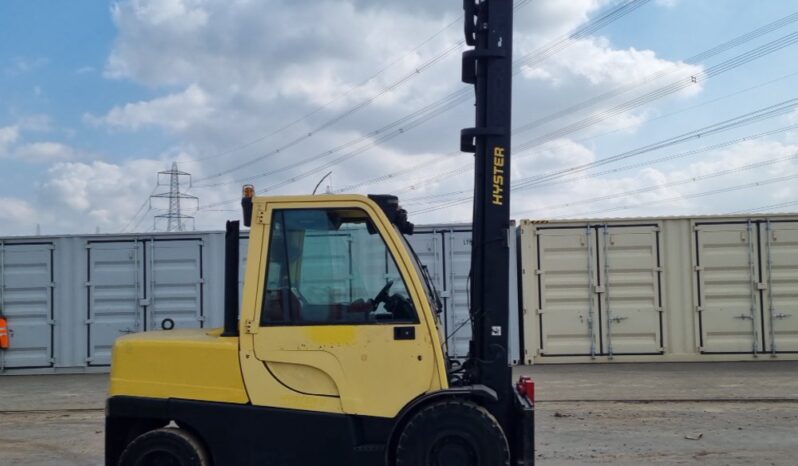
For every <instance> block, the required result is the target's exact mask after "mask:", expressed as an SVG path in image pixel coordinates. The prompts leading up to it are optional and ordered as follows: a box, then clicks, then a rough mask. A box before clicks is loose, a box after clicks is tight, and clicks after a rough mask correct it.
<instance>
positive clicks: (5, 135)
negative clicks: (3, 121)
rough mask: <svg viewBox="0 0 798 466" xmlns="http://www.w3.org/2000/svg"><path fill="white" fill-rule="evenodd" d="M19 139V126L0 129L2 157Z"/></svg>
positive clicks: (0, 153) (0, 151)
mask: <svg viewBox="0 0 798 466" xmlns="http://www.w3.org/2000/svg"><path fill="white" fill-rule="evenodd" d="M18 138H19V126H16V125H14V126H4V127H0V156H2V155H3V154H4V153H5V151H6V149H7V148H8V147H9V146H10V145H11V144H13V143H15V142H16V141H17V139H18Z"/></svg>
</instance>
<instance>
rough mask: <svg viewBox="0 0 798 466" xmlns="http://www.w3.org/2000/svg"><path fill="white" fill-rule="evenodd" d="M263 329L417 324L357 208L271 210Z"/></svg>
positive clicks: (394, 271)
mask: <svg viewBox="0 0 798 466" xmlns="http://www.w3.org/2000/svg"><path fill="white" fill-rule="evenodd" d="M265 288H266V291H265V296H264V300H263V309H262V312H261V324H262V325H314V324H316V325H323V324H379V323H394V322H403V323H415V322H417V320H418V318H417V314H416V310H415V308H414V306H413V303H412V300H411V298H410V293H408V291H407V286H406V284H405V282H404V280H403V278H402V276H401V274H400V273H399V270H398V268H397V267H396V262H395V260H394V258H393V256H392V255H391V252H390V250H388V248H387V246H386V245H385V242H384V240H383V238H382V236H380V233H379V231H378V230H377V228H376V227H375V226H374V224H373V223H372V222H371V220H370V219H369V217H368V215H367V214H366V212H364V211H362V210H359V209H291V210H276V211H275V212H274V214H273V217H272V224H271V235H270V239H269V252H268V265H267V271H266V287H265Z"/></svg>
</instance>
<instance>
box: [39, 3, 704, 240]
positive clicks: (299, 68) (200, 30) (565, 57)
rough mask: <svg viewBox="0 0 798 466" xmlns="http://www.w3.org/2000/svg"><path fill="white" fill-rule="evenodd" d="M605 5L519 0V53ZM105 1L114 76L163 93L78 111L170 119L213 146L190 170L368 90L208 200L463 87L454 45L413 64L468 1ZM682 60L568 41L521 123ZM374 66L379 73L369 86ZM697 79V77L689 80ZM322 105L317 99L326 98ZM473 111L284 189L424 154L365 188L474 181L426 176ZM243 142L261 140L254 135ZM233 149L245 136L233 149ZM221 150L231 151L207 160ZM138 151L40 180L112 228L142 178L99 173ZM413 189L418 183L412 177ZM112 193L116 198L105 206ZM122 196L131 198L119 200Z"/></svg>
mask: <svg viewBox="0 0 798 466" xmlns="http://www.w3.org/2000/svg"><path fill="white" fill-rule="evenodd" d="M610 3H611V2H610V1H609V0H573V1H568V2H563V1H558V0H533V1H532V2H530V3H529V4H527V5H526V6H525V7H523V8H521V9H519V10H518V12H517V17H516V25H517V30H516V53H517V55H519V56H520V55H523V54H525V53H529V52H532V51H534V50H536V49H539V48H540V47H541V46H542V45H544V44H546V43H548V42H549V41H551V40H553V39H557V38H560V37H562V35H563V34H564V33H566V32H568V31H570V30H573V29H574V28H575V27H577V26H579V25H581V24H584V22H585V21H587V20H588V19H589V18H590V17H591V15H594V14H595V13H596V12H597V11H598V10H599V9H600V8H602V7H604V6H607V5H609V4H610ZM112 11H113V19H114V22H115V24H116V25H117V28H118V31H119V34H118V37H117V38H116V41H115V43H114V46H113V50H112V52H111V55H110V56H109V58H108V61H107V63H106V66H105V75H106V76H109V77H112V78H115V79H125V80H131V81H134V82H136V83H140V84H144V85H146V86H149V87H150V88H152V89H154V90H156V91H157V90H158V89H168V91H164V93H163V95H161V96H159V97H156V98H153V99H151V100H147V101H139V102H129V103H124V104H120V105H118V106H115V107H113V108H111V109H109V110H108V111H107V112H105V113H104V114H97V115H87V116H86V117H85V120H86V121H87V122H89V123H92V124H95V125H98V126H101V127H107V128H111V129H122V130H126V131H132V132H136V131H140V130H144V129H148V128H160V129H163V130H166V131H167V132H169V133H171V134H172V135H173V136H174V148H175V150H178V151H185V152H186V153H188V154H190V155H191V158H203V157H208V158H207V160H205V161H203V162H202V163H199V164H194V165H188V166H187V167H182V168H185V169H187V170H188V171H190V172H192V173H194V175H195V177H197V178H202V177H203V175H204V176H207V175H208V174H213V173H217V172H220V171H225V170H226V169H228V168H229V167H231V166H235V165H237V164H239V163H241V162H243V161H246V160H250V159H252V158H253V157H256V156H259V155H263V154H269V153H270V152H271V150H272V149H274V148H277V147H280V146H282V145H285V144H286V143H288V142H290V141H292V140H295V139H296V138H301V137H302V136H303V135H305V134H308V133H310V132H311V131H313V130H314V128H316V127H318V126H319V125H322V124H324V123H325V122H327V121H330V120H331V119H333V118H335V117H336V115H339V114H340V112H342V111H344V110H346V109H348V108H351V107H352V106H353V105H357V104H359V103H362V102H364V101H366V99H370V98H374V99H375V100H374V101H373V102H371V103H370V104H369V105H368V106H367V107H364V108H363V109H362V110H359V111H357V112H354V113H352V114H350V115H347V116H346V118H343V119H341V120H340V121H336V122H335V123H334V124H332V125H330V126H329V127H326V128H325V129H324V131H319V132H314V135H313V137H311V138H309V139H307V140H306V141H302V142H301V143H298V144H296V145H294V146H292V147H291V148H289V149H286V150H282V151H281V152H280V153H279V154H274V155H271V156H269V157H264V158H263V161H262V162H258V163H255V164H252V165H250V166H248V168H247V170H239V171H237V172H235V173H234V174H232V175H226V176H221V177H217V178H214V179H212V180H210V181H211V182H219V181H222V182H227V183H228V184H226V185H224V186H219V187H213V188H206V189H199V188H197V189H196V192H195V193H194V194H197V195H199V196H200V197H201V199H202V203H203V205H208V204H212V203H214V202H216V201H218V200H224V199H230V198H235V197H237V196H238V190H239V184H240V183H239V182H238V181H237V178H240V177H243V176H252V175H253V174H258V173H264V172H269V171H271V170H275V169H279V168H280V167H283V166H286V165H288V164H291V163H295V162H297V161H301V160H307V161H308V163H307V164H306V165H303V166H301V167H298V168H296V169H293V170H291V171H289V172H281V173H280V174H279V175H272V176H265V177H260V178H257V179H256V180H254V182H255V184H256V186H269V185H272V184H274V183H277V182H279V181H282V180H284V179H285V178H288V177H290V176H295V175H296V174H298V173H301V172H304V171H307V170H308V169H310V168H314V167H321V166H322V165H323V164H324V163H325V162H326V161H327V160H330V159H331V158H332V155H328V154H331V152H330V151H331V149H332V148H339V147H342V146H343V145H346V144H347V143H348V142H349V141H352V140H357V139H358V138H359V137H361V136H363V135H365V134H366V133H368V132H369V131H372V130H374V129H377V128H379V127H381V126H383V125H386V124H388V123H390V122H393V121H396V120H397V119H399V118H401V117H404V116H405V115H407V114H409V113H411V112H414V111H416V110H418V109H419V108H422V107H424V106H425V105H428V104H430V103H431V102H434V101H436V100H437V99H440V98H441V97H443V96H446V95H447V94H449V93H451V92H454V91H458V90H461V89H464V85H463V84H462V83H460V61H459V52H460V50H458V49H456V48H454V49H452V51H451V52H450V53H449V54H448V55H447V56H445V57H442V58H441V59H440V61H439V63H437V64H435V65H433V66H432V67H430V68H429V69H426V70H423V71H421V72H418V73H417V72H416V70H420V69H421V68H420V67H422V66H423V64H424V63H425V62H426V61H427V60H430V59H433V58H434V57H436V56H438V55H439V54H440V53H441V51H442V50H445V49H447V48H448V47H451V46H452V45H454V44H456V43H457V42H458V41H460V40H461V35H462V32H461V30H462V29H461V27H460V25H459V24H458V25H455V26H453V27H451V28H449V29H446V30H445V31H443V32H442V33H441V34H440V35H439V36H437V37H436V38H435V40H433V41H430V42H429V43H427V44H425V45H423V46H421V47H417V46H418V44H419V43H420V42H421V41H422V40H424V39H425V38H426V37H429V36H430V34H432V33H434V32H436V31H439V30H440V29H441V28H442V27H443V26H445V25H447V24H449V23H452V22H453V21H454V20H455V18H456V17H457V15H459V14H460V12H461V10H460V8H459V5H457V6H455V7H453V5H452V3H451V2H450V1H444V0H406V1H403V2H373V1H365V0H320V1H314V2H296V1H290V0H264V1H248V0H239V1H232V2H231V1H224V0H168V1H156V0H127V1H124V0H123V1H120V2H118V3H116V4H115V5H114V7H113V10H112ZM634 14H635V13H633V14H632V15H634ZM632 17H633V16H630V18H632ZM627 20H628V19H624V21H627ZM388 65H391V66H388ZM385 67H387V68H385ZM678 67H681V68H682V71H681V72H680V73H694V74H698V73H700V68H698V67H689V66H685V65H682V64H678V63H674V62H670V61H667V60H663V59H662V58H661V57H659V56H658V55H657V54H656V53H654V52H653V51H649V50H637V49H633V48H630V49H618V48H617V47H614V46H613V45H612V44H611V43H609V42H608V41H607V40H605V39H602V38H601V37H587V38H582V39H579V40H575V41H573V42H572V43H571V44H570V47H569V48H568V49H566V50H564V51H562V52H560V53H557V54H555V55H554V56H552V57H551V58H550V59H549V60H547V61H545V62H542V63H536V64H534V65H533V66H531V67H529V68H527V69H525V70H524V73H523V74H521V75H520V76H519V77H518V78H517V85H516V90H515V91H514V92H515V98H516V99H515V106H514V109H513V112H514V117H515V122H516V124H524V123H527V122H529V121H534V120H536V119H540V118H542V117H546V116H547V115H549V114H550V113H552V112H553V111H555V110H559V109H561V108H563V107H564V106H567V105H572V104H575V103H579V102H582V101H584V100H587V99H589V98H592V97H594V96H596V95H599V94H602V93H605V92H608V91H610V90H612V89H615V88H618V87H623V86H630V85H633V84H636V83H639V82H640V81H642V80H644V78H645V77H647V76H649V75H651V74H652V73H655V72H658V71H661V70H666V69H671V68H678ZM383 68H385V70H384V72H383V73H381V74H378V75H375V74H374V73H375V70H380V69H383ZM409 75H413V77H412V78H410V79H408V80H407V83H406V84H403V85H400V86H397V87H395V88H393V89H391V90H390V91H387V92H384V94H383V95H381V93H383V89H384V88H385V87H386V86H389V85H391V84H392V83H395V82H397V81H400V80H402V79H403V78H404V77H405V76H409ZM368 77H373V79H371V80H369V81H367V82H365V84H363V83H364V81H366V79H367V78H368ZM175 89H177V91H176V90H175ZM643 90H644V89H643ZM643 90H641V92H642V91H643ZM700 90H701V87H700V85H697V86H694V87H693V89H692V92H693V93H695V92H699V91H700ZM633 97H634V95H631V94H630V95H629V98H633ZM608 105H609V103H601V104H599V105H596V106H594V107H591V109H590V112H593V111H602V110H604V109H606V108H607V106H608ZM319 106H324V107H323V109H322V110H318V107H319ZM471 108H472V107H471V106H470V105H469V104H468V103H465V104H463V105H460V106H459V107H457V108H455V109H453V110H451V111H449V112H447V113H445V114H443V115H441V116H439V117H437V118H434V119H432V120H430V121H428V122H426V123H425V124H424V125H422V126H419V127H418V128H410V129H408V131H407V133H409V132H410V130H411V129H412V134H404V135H403V136H401V137H398V138H395V139H391V140H385V141H380V138H379V137H378V138H377V140H378V141H379V142H380V144H379V145H378V146H377V147H374V148H371V149H369V150H367V151H363V152H362V154H359V155H357V157H353V158H351V159H350V160H348V161H346V162H343V163H340V164H338V165H337V166H334V167H330V168H324V169H323V170H322V169H321V168H319V169H318V170H317V171H316V172H313V173H309V174H308V175H307V176H305V177H303V178H302V180H301V181H300V182H298V183H294V184H291V185H289V186H286V187H284V188H281V189H280V190H279V191H277V192H280V193H300V192H301V193H306V192H309V191H310V190H311V189H312V188H313V185H315V183H316V182H317V181H318V179H319V178H321V176H322V175H323V174H324V173H326V172H327V171H329V170H333V172H334V173H333V187H337V186H345V185H348V184H350V183H356V182H359V181H362V180H364V179H369V178H373V177H375V176H378V175H382V174H385V173H389V172H392V171H398V170H403V169H406V168H407V167H410V166H415V165H422V162H423V165H425V166H427V167H429V168H427V169H425V170H421V171H420V172H417V173H414V174H412V175H408V176H400V177H396V178H395V179H389V180H387V181H386V182H384V183H382V184H379V185H374V186H367V187H365V188H360V190H361V191H368V192H371V191H385V192H400V193H404V194H406V195H407V196H411V195H412V196H418V195H422V194H433V193H446V192H451V191H457V190H466V191H467V190H469V189H470V188H471V187H472V183H473V180H472V178H471V175H470V174H468V173H457V174H456V175H453V176H449V177H446V178H445V179H442V180H438V181H437V182H434V183H420V181H422V180H424V179H426V178H428V177H429V176H431V175H434V174H436V173H442V172H446V171H451V170H454V169H457V168H459V167H460V168H461V167H463V166H470V165H471V163H472V158H471V157H469V156H459V157H452V158H451V159H450V160H447V161H446V162H440V163H438V161H439V160H441V159H442V158H443V157H444V155H442V154H448V153H451V152H452V151H455V150H456V149H457V142H458V141H457V139H458V138H457V135H458V134H459V130H460V128H462V127H466V126H470V125H471V124H473V112H472V110H471ZM317 110H318V111H317ZM306 114H311V116H310V117H309V118H308V119H307V120H301V121H299V122H298V123H296V124H294V125H293V126H291V127H290V128H289V129H288V130H286V131H283V132H274V130H275V129H278V128H281V127H284V126H286V125H287V124H289V123H291V122H296V121H297V120H298V119H299V118H300V117H302V116H303V115H306ZM648 114H649V112H648V111H647V110H645V109H639V110H636V111H634V112H625V113H622V114H620V115H615V116H614V117H613V118H609V119H606V121H604V122H603V123H602V124H601V125H597V126H596V127H594V128H592V129H589V130H588V131H583V132H578V133H575V134H573V135H570V134H569V135H564V136H560V137H558V138H557V139H556V140H555V141H549V142H547V143H546V144H544V145H542V146H539V147H535V148H534V149H533V150H532V151H530V152H529V153H528V154H523V157H518V158H516V165H515V172H514V175H515V177H527V176H533V175H534V174H535V173H539V172H540V171H541V170H554V169H557V168H562V167H565V166H568V164H579V163H585V162H589V161H592V160H594V159H595V157H596V154H595V153H594V151H593V150H592V149H591V148H589V147H587V146H585V145H584V144H579V143H577V142H574V140H573V138H582V137H585V136H588V135H590V134H594V133H595V132H596V131H613V130H618V129H624V130H626V131H629V132H633V131H635V129H636V128H637V127H639V126H640V125H642V124H643V123H644V122H645V120H646V119H647V117H648ZM581 115H582V116H584V115H585V113H584V112H582V114H581ZM578 116H579V115H569V116H567V117H565V118H562V119H560V120H556V121H554V122H552V123H550V124H549V125H548V126H546V127H542V128H533V130H532V131H531V132H530V134H528V135H527V134H525V135H523V137H521V138H516V142H523V140H524V139H525V138H526V137H531V138H534V137H537V136H539V135H540V133H541V132H543V133H544V134H545V133H546V132H549V131H555V130H557V129H558V128H560V127H562V126H563V125H566V124H568V123H570V122H571V121H573V119H574V118H576V117H578ZM372 140H373V139H372ZM250 141H256V142H253V143H252V144H247V143H248V142H250ZM361 144H362V145H366V144H368V143H367V142H362V143H361ZM231 147H233V148H235V147H243V148H241V149H237V150H230V148H231ZM355 147H359V146H352V147H349V146H347V147H346V148H344V149H338V150H337V151H336V152H335V154H334V155H335V156H338V155H341V154H345V153H347V152H349V151H351V150H353V149H354V148H355ZM214 154H222V156H220V157H209V156H212V155H214ZM150 162H152V163H154V164H155V165H158V164H159V163H161V162H159V161H149V162H148V161H143V160H142V161H138V162H136V166H137V167H138V168H136V169H135V170H139V171H137V173H139V175H137V176H138V177H140V178H143V179H145V180H150V179H151V177H152V176H154V172H155V171H157V169H162V168H163V167H162V166H158V167H157V168H154V167H153V166H151V165H150ZM130 164H133V162H126V163H122V164H106V165H97V164H96V163H79V164H75V163H73V164H59V165H57V166H56V167H57V168H56V167H54V169H53V171H51V173H50V178H51V179H50V180H49V181H48V184H47V186H48V189H50V190H51V191H52V192H55V193H58V195H59V196H61V197H63V199H62V201H61V202H62V203H63V204H64V208H67V209H70V210H69V211H70V212H72V211H74V212H76V213H75V214H74V215H75V216H76V217H78V218H83V219H84V221H85V222H95V221H96V222H98V223H102V224H103V225H107V226H104V227H103V229H104V230H107V229H109V228H110V229H113V228H112V227H110V225H113V224H117V225H118V224H119V223H121V222H124V221H125V217H126V216H129V215H132V213H133V212H135V210H136V209H137V208H138V206H139V205H140V202H141V201H142V200H143V198H144V197H146V195H147V193H148V192H145V191H147V190H146V189H142V188H141V186H139V187H133V186H126V185H125V183H124V181H119V186H120V187H119V189H117V190H116V191H111V188H110V187H109V188H104V187H103V186H104V184H103V183H100V182H99V181H101V180H100V179H99V178H102V179H108V180H117V179H118V178H117V176H118V174H117V173H118V172H119V171H123V172H124V171H130V170H134V168H133V167H132V166H131V165H130ZM135 170H134V171H135ZM147 170H151V171H150V173H146V172H147ZM655 175H656V173H646V174H641V175H632V176H630V177H629V179H618V180H613V181H610V182H607V181H605V180H604V181H603V180H582V181H580V182H578V183H575V184H574V185H573V186H571V185H569V186H568V187H567V189H562V188H559V191H554V190H552V191H551V193H547V194H546V196H547V197H544V198H543V199H544V200H548V199H549V198H551V199H552V200H556V199H557V198H558V197H563V198H573V197H574V196H576V195H579V194H583V193H590V192H594V191H597V190H600V191H601V192H608V190H610V189H613V188H616V189H624V188H626V187H628V186H636V185H637V184H636V183H641V182H653V181H652V180H654V179H656V176H655ZM86 180H96V182H92V181H86ZM206 183H207V182H206ZM199 184H202V183H199ZM410 186H413V187H414V188H415V189H413V190H410V189H409V187H410ZM70 193H71V194H70ZM524 196H525V195H524V194H521V195H519V197H518V198H517V201H518V202H527V201H526V198H525V197H524ZM104 197H108V198H111V199H115V200H116V201H117V202H116V203H115V204H114V205H110V204H107V203H106V202H105V201H104V200H103V198H104ZM128 198H134V199H135V200H133V201H130V200H128ZM122 199H126V200H125V201H124V202H125V204H124V205H122ZM530 199H531V200H530V201H529V202H539V201H540V199H537V198H534V197H532V198H530ZM515 202H516V201H514V205H515ZM200 215H201V217H202V218H201V222H200V224H202V222H204V221H206V219H217V218H216V217H215V216H214V214H211V213H201V214H200ZM469 215H470V207H469V206H468V205H464V206H457V207H455V208H452V209H446V210H444V211H442V212H439V213H435V214H430V215H428V216H425V217H423V221H438V220H439V221H445V220H467V219H468V218H469ZM206 224H207V225H210V226H212V227H218V226H219V225H221V223H219V224H213V223H206Z"/></svg>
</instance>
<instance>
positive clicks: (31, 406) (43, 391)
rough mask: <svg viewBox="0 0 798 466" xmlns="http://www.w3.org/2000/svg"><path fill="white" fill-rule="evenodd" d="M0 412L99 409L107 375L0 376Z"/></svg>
mask: <svg viewBox="0 0 798 466" xmlns="http://www.w3.org/2000/svg"><path fill="white" fill-rule="evenodd" d="M0 393H2V396H0V412H3V411H42V410H75V409H102V408H104V407H105V398H106V397H107V396H108V374H79V375H6V376H0Z"/></svg>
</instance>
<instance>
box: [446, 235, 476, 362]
mask: <svg viewBox="0 0 798 466" xmlns="http://www.w3.org/2000/svg"><path fill="white" fill-rule="evenodd" d="M443 244H444V254H445V256H444V269H445V275H446V278H445V280H446V293H447V296H448V298H447V299H446V327H447V329H448V333H447V336H449V337H450V338H449V354H450V355H451V356H453V357H456V358H465V357H466V356H468V346H469V341H471V318H470V314H469V309H468V301H469V296H468V291H469V284H468V274H469V271H470V270H471V232H470V231H456V230H453V231H447V232H445V233H444V235H443Z"/></svg>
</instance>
